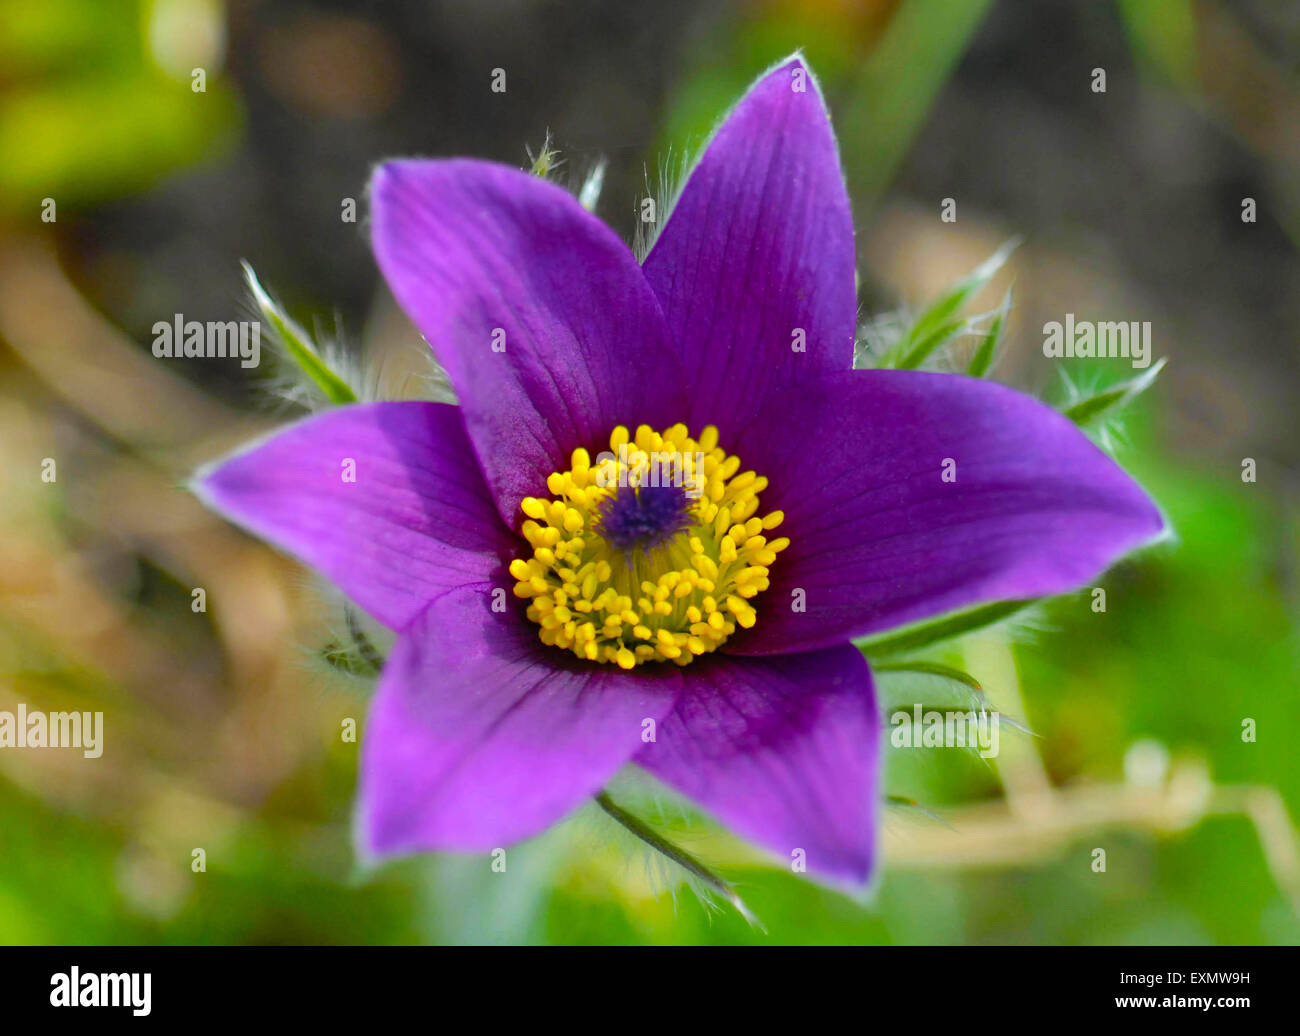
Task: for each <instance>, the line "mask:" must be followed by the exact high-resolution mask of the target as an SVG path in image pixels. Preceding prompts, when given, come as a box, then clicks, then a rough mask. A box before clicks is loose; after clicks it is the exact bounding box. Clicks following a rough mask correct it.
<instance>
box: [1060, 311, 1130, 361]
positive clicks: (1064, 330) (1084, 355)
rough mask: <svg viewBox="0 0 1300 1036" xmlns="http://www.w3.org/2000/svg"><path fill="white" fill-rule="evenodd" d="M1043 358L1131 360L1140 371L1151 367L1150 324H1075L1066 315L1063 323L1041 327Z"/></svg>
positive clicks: (1069, 314) (1072, 315)
mask: <svg viewBox="0 0 1300 1036" xmlns="http://www.w3.org/2000/svg"><path fill="white" fill-rule="evenodd" d="M1043 355H1044V356H1046V357H1048V358H1049V359H1056V360H1059V359H1065V358H1069V359H1075V358H1081V359H1092V358H1097V359H1116V358H1123V359H1126V360H1131V361H1132V363H1133V366H1134V367H1135V368H1137V369H1138V370H1143V369H1145V368H1147V367H1149V366H1151V321H1150V320H1143V321H1141V322H1139V321H1137V320H1129V321H1123V320H1102V321H1099V322H1096V323H1094V322H1093V321H1091V320H1077V321H1076V320H1075V319H1074V314H1073V313H1066V314H1065V323H1063V324H1062V323H1061V322H1060V321H1058V320H1049V321H1048V322H1047V323H1046V324H1044V325H1043Z"/></svg>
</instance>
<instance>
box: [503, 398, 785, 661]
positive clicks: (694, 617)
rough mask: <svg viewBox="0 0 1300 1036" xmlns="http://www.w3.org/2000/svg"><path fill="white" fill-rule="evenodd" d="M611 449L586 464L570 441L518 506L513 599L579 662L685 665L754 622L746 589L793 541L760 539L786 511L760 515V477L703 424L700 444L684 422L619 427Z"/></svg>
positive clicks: (762, 583)
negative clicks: (565, 458) (631, 429)
mask: <svg viewBox="0 0 1300 1036" xmlns="http://www.w3.org/2000/svg"><path fill="white" fill-rule="evenodd" d="M609 445H610V449H609V451H607V452H603V453H601V454H600V455H599V456H598V457H597V458H596V462H595V463H594V464H593V463H592V460H591V456H590V454H589V453H588V452H587V451H586V450H585V449H581V448H579V449H576V450H574V451H573V454H572V457H571V458H570V465H571V466H570V468H569V470H568V471H557V472H554V473H553V474H551V475H550V476H549V477H548V478H547V480H546V487H547V489H548V490H549V491H550V493H551V499H549V500H548V499H544V498H541V497H534V496H529V497H525V498H524V499H523V500H522V501H521V503H520V507H521V509H522V510H523V513H524V515H525V517H526V521H525V522H524V524H523V529H522V531H523V535H524V538H525V539H526V540H527V541H528V543H529V545H530V546H531V547H532V550H533V552H532V556H531V557H528V558H516V559H515V560H514V561H512V562H511V563H510V574H511V575H512V576H513V577H514V579H515V590H514V592H515V596H517V597H522V598H525V599H527V600H528V602H529V604H528V618H530V619H531V620H533V622H535V623H537V625H538V626H539V627H540V635H541V640H542V643H544V644H549V645H553V646H555V647H559V648H562V649H564V650H566V651H571V652H572V653H573V654H574V655H576V656H577V657H578V658H581V659H586V660H588V661H592V662H600V663H608V662H613V663H615V664H616V665H619V666H621V667H622V668H624V669H632V668H633V667H635V666H636V665H638V664H640V663H642V662H655V661H671V662H674V663H676V664H677V665H686V664H687V663H689V662H690V661H692V660H693V659H694V658H696V657H698V656H699V655H704V654H707V653H709V652H710V651H714V650H716V649H717V648H719V647H721V646H722V645H723V644H724V643H725V642H726V640H727V638H728V637H730V636H731V635H732V634H733V633H734V632H735V631H736V627H737V626H741V627H744V628H746V629H747V628H749V627H751V626H753V625H754V623H755V621H756V620H757V617H758V614H757V612H756V611H755V609H754V606H753V605H752V604H751V603H750V598H752V597H754V596H755V595H756V594H758V593H761V592H762V591H763V590H766V589H767V587H768V585H769V580H768V570H769V568H770V566H771V565H772V563H773V562H774V561H775V560H776V556H777V554H779V553H780V552H781V551H783V550H784V549H785V548H786V547H788V546H789V545H790V541H789V540H788V539H786V538H784V537H781V538H778V539H768V537H767V535H766V534H767V533H770V532H771V531H772V530H773V529H775V528H777V526H779V525H780V524H781V522H782V520H783V518H784V515H783V514H782V513H781V512H780V511H772V512H770V513H768V514H766V515H764V516H762V517H759V516H758V514H757V512H758V509H759V494H760V493H761V492H762V491H763V490H764V489H766V488H767V484H768V483H767V479H766V478H764V477H763V476H761V475H758V474H756V473H755V472H753V471H745V472H743V473H739V474H737V472H739V471H740V458H739V457H736V456H734V455H728V454H727V453H726V452H724V451H723V450H722V449H721V448H720V447H719V446H718V430H717V428H715V427H713V426H712V425H710V426H709V427H707V428H705V429H704V431H703V432H702V433H701V435H700V437H699V439H698V440H696V439H692V438H691V437H690V436H689V434H688V432H687V428H686V426H685V425H684V424H675V425H673V426H672V427H671V428H669V429H667V430H666V431H664V432H662V433H661V432H656V431H654V430H653V429H652V428H650V427H649V425H641V426H640V427H638V428H637V430H636V435H635V437H631V436H629V434H628V430H627V428H626V427H624V426H622V425H620V426H619V427H618V428H615V429H614V431H613V433H611V435H610V437H609Z"/></svg>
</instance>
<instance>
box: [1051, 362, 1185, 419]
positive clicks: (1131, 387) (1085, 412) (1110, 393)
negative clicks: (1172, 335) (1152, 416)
mask: <svg viewBox="0 0 1300 1036" xmlns="http://www.w3.org/2000/svg"><path fill="white" fill-rule="evenodd" d="M1164 365H1165V361H1164V359H1163V358H1161V359H1159V360H1157V361H1156V362H1155V363H1154V364H1153V365H1152V366H1151V369H1150V370H1145V371H1143V372H1142V373H1141V374H1139V375H1138V376H1137V377H1136V378H1130V379H1129V380H1128V381H1121V382H1120V383H1119V384H1118V385H1112V386H1111V387H1110V388H1107V389H1103V390H1102V391H1100V392H1098V393H1097V394H1096V395H1092V396H1088V397H1087V398H1086V399H1081V400H1079V401H1078V402H1077V403H1074V404H1072V405H1071V406H1069V407H1066V409H1065V410H1064V411H1062V412H1063V413H1064V414H1065V416H1066V417H1068V418H1069V419H1070V420H1071V421H1073V422H1074V423H1075V424H1077V425H1086V424H1091V423H1092V422H1094V421H1096V420H1097V419H1098V418H1100V417H1102V416H1103V415H1105V414H1109V413H1110V412H1111V411H1114V410H1118V409H1120V408H1122V407H1124V406H1127V405H1128V404H1129V403H1130V402H1131V401H1132V400H1134V399H1135V398H1137V397H1138V396H1139V395H1141V394H1142V393H1143V392H1145V391H1146V390H1147V389H1149V388H1150V387H1151V386H1152V384H1154V383H1155V380H1156V376H1157V375H1158V374H1159V373H1160V371H1161V369H1162V368H1163V367H1164Z"/></svg>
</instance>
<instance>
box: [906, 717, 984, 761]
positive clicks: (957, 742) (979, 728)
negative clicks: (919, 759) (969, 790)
mask: <svg viewBox="0 0 1300 1036" xmlns="http://www.w3.org/2000/svg"><path fill="white" fill-rule="evenodd" d="M889 725H890V726H891V727H893V728H894V729H893V730H891V731H890V732H889V743H890V744H891V745H893V746H894V747H895V748H975V749H978V750H979V754H980V755H981V756H982V757H983V758H985V759H992V758H993V757H995V756H996V755H997V754H998V745H999V744H1000V743H1001V734H1000V725H1001V717H1000V716H999V714H998V713H996V712H990V711H987V710H984V709H981V710H980V711H978V712H976V711H975V710H974V709H967V710H965V711H959V710H958V711H941V710H939V709H927V708H925V707H924V706H921V705H913V706H912V710H911V711H910V712H909V711H908V710H906V709H899V710H897V711H896V712H894V713H893V714H892V715H891V716H890V717H889Z"/></svg>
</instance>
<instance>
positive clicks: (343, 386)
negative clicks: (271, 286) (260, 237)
mask: <svg viewBox="0 0 1300 1036" xmlns="http://www.w3.org/2000/svg"><path fill="white" fill-rule="evenodd" d="M242 265H243V267H244V279H245V280H246V281H247V282H248V288H249V290H250V291H251V292H252V293H253V298H254V300H255V301H256V302H257V308H258V309H259V310H261V313H262V316H263V317H265V318H266V320H267V321H268V322H269V323H270V325H271V327H272V328H273V329H274V331H275V335H276V338H277V339H278V340H279V342H280V344H281V345H283V346H284V350H285V352H287V353H288V354H289V356H290V358H291V359H292V360H293V361H294V363H296V364H297V365H298V366H299V367H300V368H301V369H302V371H303V373H304V374H306V375H307V377H309V378H311V380H312V381H313V382H314V383H315V385H316V387H317V388H319V389H320V390H321V392H323V393H324V394H325V398H326V399H328V400H329V401H330V402H331V403H334V404H342V403H355V402H356V401H357V394H356V393H355V392H353V391H352V387H351V386H350V385H348V383H347V382H346V381H344V380H343V379H342V378H340V377H339V376H338V375H337V374H335V373H334V372H333V371H332V370H330V368H329V366H328V365H327V364H326V363H325V361H324V359H322V358H321V354H320V350H318V349H317V348H316V346H315V345H314V344H313V343H312V341H311V339H310V338H309V337H308V336H307V332H305V331H304V330H303V329H302V328H301V327H299V326H298V325H297V324H295V323H294V322H293V320H291V319H290V318H289V316H288V314H287V313H285V311H284V310H283V309H282V308H281V307H280V306H279V304H277V303H276V301H275V300H274V299H273V298H271V296H270V295H268V294H267V293H266V289H265V288H263V287H262V284H261V282H260V281H258V279H257V274H256V273H254V272H253V267H252V266H250V265H249V264H248V263H247V262H244V263H243V264H242Z"/></svg>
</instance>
